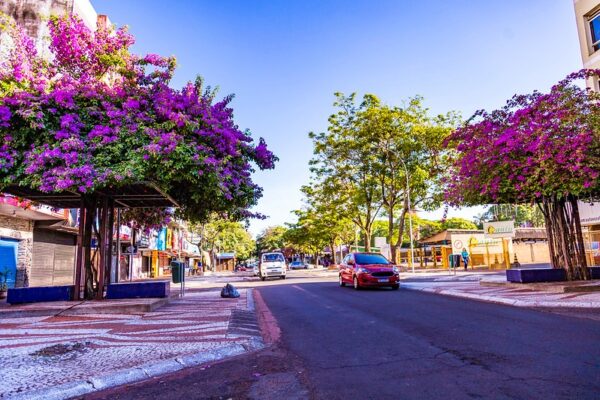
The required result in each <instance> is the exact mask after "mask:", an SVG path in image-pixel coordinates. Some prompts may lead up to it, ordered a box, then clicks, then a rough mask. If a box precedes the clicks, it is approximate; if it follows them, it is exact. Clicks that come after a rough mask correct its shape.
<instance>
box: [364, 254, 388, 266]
mask: <svg viewBox="0 0 600 400" xmlns="http://www.w3.org/2000/svg"><path fill="white" fill-rule="evenodd" d="M356 262H357V263H358V264H363V265H365V264H389V263H390V262H389V261H388V260H387V258H385V257H384V256H382V255H381V254H369V253H367V254H357V255H356Z"/></svg>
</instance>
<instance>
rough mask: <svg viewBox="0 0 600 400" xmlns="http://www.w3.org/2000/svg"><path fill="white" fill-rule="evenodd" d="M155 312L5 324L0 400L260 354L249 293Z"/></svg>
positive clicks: (204, 297)
mask: <svg viewBox="0 0 600 400" xmlns="http://www.w3.org/2000/svg"><path fill="white" fill-rule="evenodd" d="M239 292H240V295H241V296H240V298H238V299H222V298H220V297H219V293H218V292H217V291H210V292H196V293H194V292H188V293H187V294H186V296H185V298H183V299H177V300H172V301H171V302H170V303H169V304H167V305H165V306H162V307H160V308H158V309H157V310H154V311H151V312H144V313H132V314H116V313H115V314H105V313H103V314H81V315H68V316H63V315H59V316H50V317H48V316H31V317H25V316H24V317H18V318H3V319H2V321H0V365H2V368H1V369H0V382H2V384H1V385H0V398H13V397H14V398H44V399H50V398H66V397H68V396H74V395H78V394H83V393H86V392H89V391H92V390H97V389H101V388H104V387H108V386H112V385H115V384H122V383H127V382H128V381H134V380H139V379H144V378H147V377H149V376H154V375H157V374H160V373H164V372H170V371H174V370H177V369H181V368H183V367H184V366H189V365H197V364H199V363H202V362H206V361H211V360H215V359H219V358H223V357H225V356H228V355H234V354H240V353H242V352H244V351H248V350H253V349H256V348H260V347H261V346H262V339H261V338H260V331H259V330H258V325H257V323H256V317H255V315H254V306H253V301H252V291H251V289H248V290H246V289H240V290H239Z"/></svg>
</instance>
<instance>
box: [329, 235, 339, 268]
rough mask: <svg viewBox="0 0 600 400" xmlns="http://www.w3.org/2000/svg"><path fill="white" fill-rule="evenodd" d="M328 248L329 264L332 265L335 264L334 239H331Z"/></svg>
mask: <svg viewBox="0 0 600 400" xmlns="http://www.w3.org/2000/svg"><path fill="white" fill-rule="evenodd" d="M329 247H330V248H331V262H332V264H337V254H335V253H336V252H335V239H331V243H329Z"/></svg>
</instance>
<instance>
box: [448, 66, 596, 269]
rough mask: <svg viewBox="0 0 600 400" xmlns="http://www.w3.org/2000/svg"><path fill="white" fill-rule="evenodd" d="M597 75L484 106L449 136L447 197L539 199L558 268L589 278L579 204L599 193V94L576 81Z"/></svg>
mask: <svg viewBox="0 0 600 400" xmlns="http://www.w3.org/2000/svg"><path fill="white" fill-rule="evenodd" d="M592 76H600V71H598V70H582V71H580V72H577V73H574V74H571V75H569V76H568V77H567V78H566V79H565V80H563V81H561V82H559V83H558V84H556V85H555V86H553V87H552V89H551V90H550V92H548V93H539V92H534V93H533V94H529V95H522V96H515V97H513V98H512V99H511V100H509V101H508V102H507V104H506V105H505V107H503V108H502V109H499V110H495V111H492V112H486V111H478V112H477V113H476V114H475V115H474V116H473V117H472V118H471V119H470V121H469V122H468V123H467V124H466V125H465V126H463V127H461V128H460V129H458V130H456V131H455V132H454V133H453V134H452V135H450V137H449V138H448V139H447V141H446V144H447V145H448V146H450V147H455V149H456V156H457V157H456V160H455V163H454V170H453V172H452V174H451V176H450V178H449V179H448V181H447V197H448V200H449V201H451V202H452V203H454V204H457V205H458V204H460V205H474V204H486V203H522V204H525V203H529V204H537V205H538V206H539V207H540V209H541V211H542V212H543V214H544V219H545V224H546V230H547V234H548V241H549V247H550V255H551V261H552V265H553V266H554V267H555V268H564V269H565V270H566V272H567V276H568V278H569V279H586V278H588V277H589V272H588V270H587V268H586V266H587V265H586V257H585V248H584V243H583V235H582V229H581V224H580V218H579V211H578V205H577V202H578V201H579V200H590V199H592V200H594V199H597V198H598V196H599V194H600V182H599V176H600V134H599V132H600V103H599V100H600V96H599V95H598V93H596V92H594V91H591V90H589V89H585V88H582V87H581V86H580V85H577V83H579V82H580V81H581V80H582V79H584V78H589V77H592ZM578 81H579V82H578Z"/></svg>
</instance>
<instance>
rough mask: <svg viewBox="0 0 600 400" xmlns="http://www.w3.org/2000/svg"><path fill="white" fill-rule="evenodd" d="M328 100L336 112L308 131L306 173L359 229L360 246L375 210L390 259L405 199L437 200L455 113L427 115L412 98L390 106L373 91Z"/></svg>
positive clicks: (417, 202)
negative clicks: (383, 221) (384, 221)
mask: <svg viewBox="0 0 600 400" xmlns="http://www.w3.org/2000/svg"><path fill="white" fill-rule="evenodd" d="M334 105H335V106H336V107H337V108H338V112H337V113H336V114H334V115H332V116H331V117H330V118H329V127H328V130H327V132H324V133H320V134H314V133H311V134H310V137H311V138H312V139H313V143H314V154H315V157H314V158H313V160H312V161H311V165H312V171H313V173H314V176H315V178H316V180H317V181H319V182H321V183H322V184H321V188H322V190H324V191H325V192H326V195H329V196H335V197H336V199H337V201H338V202H339V210H340V212H344V213H345V214H346V215H348V217H349V218H350V219H351V220H352V222H354V223H355V225H356V226H357V227H358V228H359V229H360V231H361V234H362V236H363V240H364V242H365V247H366V250H367V251H369V250H370V248H371V241H370V240H369V239H370V238H371V237H372V236H373V232H372V231H373V226H374V223H375V220H376V219H377V217H378V216H379V215H380V214H381V211H383V213H384V214H385V215H386V216H387V218H388V232H387V233H386V235H385V236H386V237H387V239H388V242H389V243H391V244H392V248H393V249H394V251H393V252H392V254H393V258H394V260H395V258H396V254H395V253H396V251H395V249H396V248H397V247H399V246H400V245H401V242H402V236H403V235H401V234H400V233H402V232H404V226H405V217H406V214H407V212H408V210H409V207H408V203H409V200H410V203H411V205H412V207H416V206H419V207H421V208H424V209H431V208H435V207H437V206H439V204H440V202H441V200H442V193H441V190H440V184H439V183H440V182H439V178H440V177H441V176H442V175H443V171H444V170H445V166H446V165H447V156H446V153H445V152H444V151H443V150H442V141H443V139H444V138H445V137H446V136H447V135H448V134H449V133H450V132H451V130H452V128H453V127H454V126H455V125H456V121H457V117H456V115H455V114H453V113H449V114H446V115H438V116H436V117H430V116H429V115H428V112H427V109H425V108H424V107H423V105H422V99H421V98H420V97H415V98H412V99H409V101H408V102H407V104H406V105H405V106H404V107H390V106H387V105H383V104H382V103H381V101H380V100H379V99H378V98H377V97H376V96H374V95H365V96H364V97H363V99H362V102H361V103H360V104H357V102H356V94H354V93H353V94H351V95H349V96H344V95H343V94H341V93H336V101H335V103H334ZM407 174H408V176H407ZM407 177H408V182H407ZM407 192H410V199H409V197H408V196H407Z"/></svg>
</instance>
